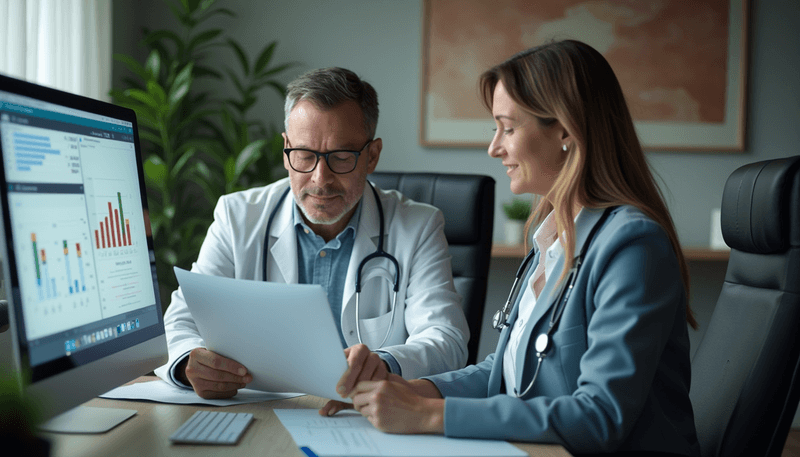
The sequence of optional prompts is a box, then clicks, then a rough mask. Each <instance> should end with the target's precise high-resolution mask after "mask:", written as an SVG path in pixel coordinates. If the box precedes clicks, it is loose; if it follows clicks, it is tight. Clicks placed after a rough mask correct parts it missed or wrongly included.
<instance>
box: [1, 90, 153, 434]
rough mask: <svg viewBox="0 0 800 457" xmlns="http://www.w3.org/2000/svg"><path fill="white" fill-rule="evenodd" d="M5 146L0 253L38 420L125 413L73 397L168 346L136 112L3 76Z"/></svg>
mask: <svg viewBox="0 0 800 457" xmlns="http://www.w3.org/2000/svg"><path fill="white" fill-rule="evenodd" d="M0 154H1V155H2V161H0V180H2V182H0V204H1V205H2V221H3V223H2V225H0V231H2V239H3V241H1V242H0V245H2V248H0V249H1V250H0V254H1V255H2V259H3V261H2V263H3V275H4V278H5V286H6V295H7V299H8V301H9V310H10V313H9V314H10V321H11V331H12V334H11V340H12V347H13V349H14V352H15V359H16V364H17V368H18V372H19V373H20V378H21V382H22V389H23V391H24V394H25V395H26V396H28V397H31V398H32V399H34V400H35V401H36V402H37V403H38V405H39V413H40V418H41V419H50V418H53V417H54V416H57V415H59V414H61V413H63V412H67V413H66V414H64V415H61V416H59V417H56V418H55V420H54V421H50V422H48V423H47V424H45V425H46V426H45V427H44V428H45V429H48V430H62V428H61V427H62V426H64V425H66V426H67V430H65V431H73V432H92V431H101V430H103V429H107V428H108V427H109V426H110V425H114V422H113V421H112V423H111V424H109V425H101V424H102V423H107V422H106V421H107V420H108V417H105V416H108V415H111V416H114V417H116V418H118V419H115V420H117V421H121V420H124V419H123V417H124V416H125V414H123V415H120V414H119V411H113V410H111V409H108V411H104V410H106V408H93V409H92V410H91V411H89V410H86V409H79V408H74V407H75V406H76V405H80V404H81V403H83V402H85V401H87V400H89V399H91V398H92V397H95V396H97V395H100V394H103V393H105V392H107V391H108V390H110V389H112V388H114V387H117V386H119V385H121V384H123V383H125V382H128V381H130V380H132V379H134V378H136V377H137V376H141V375H143V374H146V373H147V372H149V371H151V370H152V369H154V368H155V367H157V366H159V365H161V364H163V363H165V361H166V354H167V346H166V339H165V336H164V322H163V316H162V311H161V302H160V299H159V293H158V282H157V280H156V267H155V255H154V250H153V240H152V237H151V235H150V225H149V220H148V217H147V197H146V193H145V186H144V175H143V170H142V157H141V149H140V147H139V136H138V131H137V124H136V116H135V114H134V112H133V111H132V110H129V109H126V108H122V107H119V106H115V105H112V104H110V103H104V102H100V101H97V100H92V99H89V98H85V97H80V96H77V95H73V94H68V93H65V92H61V91H57V90H54V89H49V88H45V87H42V86H38V85H35V84H31V83H27V82H24V81H20V80H17V79H13V78H9V77H5V76H2V75H0ZM87 413H88V414H87ZM102 413H108V414H105V415H104V414H102ZM133 413H135V411H133ZM95 426H98V427H100V428H99V429H95V428H93V427H95Z"/></svg>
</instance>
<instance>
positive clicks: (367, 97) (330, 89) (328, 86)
mask: <svg viewBox="0 0 800 457" xmlns="http://www.w3.org/2000/svg"><path fill="white" fill-rule="evenodd" d="M303 100H308V101H310V102H311V103H313V104H314V105H315V106H316V107H317V108H319V109H322V110H327V109H331V108H334V107H335V106H337V105H339V104H340V103H344V102H346V101H354V102H356V103H357V104H358V106H360V107H361V112H362V113H363V115H364V128H365V130H366V132H367V135H368V136H369V138H370V139H371V138H374V137H375V129H376V128H377V126H378V94H377V92H375V88H374V87H372V85H371V84H370V83H368V82H366V81H364V80H362V79H360V78H359V77H358V75H356V74H355V73H353V72H352V71H350V70H347V69H344V68H339V67H330V68H320V69H317V70H311V71H309V72H307V73H305V74H302V75H300V76H298V77H297V79H295V80H294V81H292V82H290V83H289V85H288V86H286V102H285V104H284V114H285V117H284V120H283V125H284V128H285V129H286V130H287V131H288V130H289V114H290V113H291V112H292V109H294V107H295V106H296V105H297V104H298V103H299V102H301V101H303Z"/></svg>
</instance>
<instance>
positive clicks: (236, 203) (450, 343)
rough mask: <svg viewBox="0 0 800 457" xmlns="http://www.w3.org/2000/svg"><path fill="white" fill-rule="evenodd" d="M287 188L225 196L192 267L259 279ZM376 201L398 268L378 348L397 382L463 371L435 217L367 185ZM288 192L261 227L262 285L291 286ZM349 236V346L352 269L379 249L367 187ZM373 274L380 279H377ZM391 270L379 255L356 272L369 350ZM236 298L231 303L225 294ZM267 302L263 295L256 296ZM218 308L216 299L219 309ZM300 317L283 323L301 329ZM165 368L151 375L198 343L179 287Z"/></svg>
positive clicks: (345, 314)
mask: <svg viewBox="0 0 800 457" xmlns="http://www.w3.org/2000/svg"><path fill="white" fill-rule="evenodd" d="M288 186H289V179H288V178H285V179H282V180H280V181H278V182H276V183H274V184H271V185H269V186H265V187H259V188H253V189H249V190H246V191H242V192H236V193H233V194H230V195H225V196H223V197H222V198H220V200H219V202H218V203H217V206H216V208H215V210H214V222H213V223H212V224H211V226H210V227H209V230H208V235H207V236H206V239H205V241H204V242H203V246H202V247H201V249H200V254H199V256H198V258H197V262H195V263H194V264H193V265H192V271H194V272H198V273H202V274H207V275H217V276H225V277H231V278H239V279H252V280H263V270H262V262H263V255H264V233H265V230H266V226H267V222H268V220H269V217H270V214H271V213H272V210H273V209H274V208H275V205H276V204H277V202H278V200H279V199H280V196H281V195H282V194H283V192H284V190H285V189H286V188H287V187H288ZM376 190H377V191H378V195H379V196H380V199H381V203H382V205H383V211H384V218H385V231H386V237H385V238H384V247H383V248H384V250H385V251H386V252H388V253H390V254H392V255H393V256H394V257H395V258H397V261H398V263H399V265H400V288H399V290H398V294H397V306H398V309H397V312H396V314H395V317H394V322H393V323H392V331H391V334H390V335H389V339H388V340H387V341H386V343H385V344H384V345H383V347H381V348H380V349H381V350H382V351H385V352H388V353H390V354H391V355H392V356H394V358H395V359H396V360H397V362H398V364H399V365H400V368H401V370H402V375H403V377H404V378H406V379H413V378H418V377H420V376H425V375H432V374H436V373H442V372H446V371H451V370H455V369H458V368H462V367H463V366H464V365H465V364H466V360H467V340H468V339H469V328H468V327H467V322H466V319H465V317H464V312H463V310H462V308H461V306H460V305H459V304H460V301H461V298H460V296H459V295H458V294H457V293H456V291H455V287H454V285H453V275H452V268H451V264H450V255H449V253H448V249H447V240H446V239H445V236H444V231H443V228H444V218H443V216H442V213H441V211H439V210H438V209H436V208H435V207H433V206H430V205H426V204H422V203H417V202H414V201H412V200H409V199H407V198H406V197H404V196H403V195H401V194H400V193H398V192H396V191H384V190H380V189H376ZM294 204H295V201H294V197H293V193H292V192H289V194H288V195H287V196H286V199H284V201H283V203H282V204H281V207H280V208H279V209H278V211H277V213H276V215H275V219H274V220H273V222H272V226H271V229H270V242H269V258H268V261H267V275H268V277H269V281H273V282H283V283H297V280H298V272H297V270H298V268H297V239H296V233H295V229H294V226H293V225H292V212H293V205H294ZM361 204H362V205H363V207H362V211H361V217H360V220H359V224H358V229H357V231H356V239H355V243H354V245H353V251H352V254H351V256H350V263H349V266H348V269H347V279H346V281H345V287H344V296H343V300H342V313H341V324H342V333H343V334H344V338H345V341H346V343H347V345H348V346H352V345H354V344H357V343H358V342H359V341H358V336H357V331H356V325H355V307H356V306H355V301H356V300H355V280H356V278H355V276H356V270H357V268H358V264H359V263H360V262H361V261H362V260H363V259H364V258H365V257H366V256H368V255H369V254H372V253H373V252H375V250H376V248H377V246H378V234H379V225H380V224H379V216H378V209H377V204H376V202H375V196H374V194H373V193H372V191H371V190H370V189H369V186H368V185H366V186H365V188H364V193H363V196H362V199H361ZM379 277H385V278H389V281H386V280H376V279H377V278H379ZM393 281H394V267H393V266H391V263H390V262H389V261H388V260H386V259H384V258H377V259H375V260H372V261H370V262H368V263H367V264H366V266H365V267H364V269H363V271H362V274H361V284H362V289H361V299H360V303H359V313H360V317H361V337H362V340H363V342H364V344H366V345H367V346H369V348H370V349H372V350H375V349H378V348H377V347H376V346H377V345H378V344H380V342H381V341H382V340H383V338H384V336H385V335H386V331H387V329H388V325H389V322H390V320H391V312H390V308H391V301H392V296H393V291H392V288H391V287H392V283H393ZM231 299H232V300H233V299H235V297H231ZM264 305H265V306H269V298H268V297H265V298H264ZM224 306H225V304H224V303H220V307H221V308H224ZM302 322H303V320H302V316H298V319H297V321H295V322H287V323H286V325H295V326H297V329H298V331H300V332H302V331H303V328H302V325H303V324H302ZM164 325H165V327H166V333H167V344H168V348H169V362H168V363H167V364H166V365H164V366H162V367H160V368H158V369H156V371H155V373H156V374H157V375H158V376H159V377H161V378H162V379H164V380H165V381H167V382H170V383H173V384H174V383H175V381H174V379H172V376H171V371H172V367H173V366H174V365H175V364H177V363H178V362H179V361H181V360H182V359H183V358H184V357H185V356H186V355H187V354H188V353H189V352H190V351H191V350H192V349H194V348H196V347H203V346H204V342H203V339H202V338H201V337H200V334H199V333H198V330H197V326H196V325H195V323H194V321H193V319H192V316H191V314H190V312H189V309H188V308H187V306H186V302H185V301H184V298H183V293H182V291H181V289H180V288H179V289H178V290H176V291H175V292H173V294H172V302H171V304H170V306H169V308H168V309H167V312H166V314H165V315H164Z"/></svg>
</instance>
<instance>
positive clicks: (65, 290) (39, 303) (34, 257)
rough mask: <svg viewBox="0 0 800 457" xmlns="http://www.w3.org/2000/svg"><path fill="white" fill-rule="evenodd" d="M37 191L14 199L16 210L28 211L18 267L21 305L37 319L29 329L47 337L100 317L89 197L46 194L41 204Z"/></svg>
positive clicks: (19, 241)
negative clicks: (87, 210) (87, 214)
mask: <svg viewBox="0 0 800 457" xmlns="http://www.w3.org/2000/svg"><path fill="white" fill-rule="evenodd" d="M36 197H37V196H36V195H35V194H34V193H19V194H17V195H15V197H14V206H13V208H12V209H13V211H14V212H15V214H18V215H19V214H25V215H26V217H24V218H23V217H19V218H18V219H17V220H24V221H26V222H25V226H24V227H18V230H19V233H27V234H29V235H27V236H26V237H19V238H15V239H14V243H15V246H16V249H15V251H16V252H17V254H16V255H17V263H18V264H19V266H20V268H19V271H20V275H21V277H20V278H19V281H20V283H23V282H24V283H27V284H28V287H22V288H21V293H23V295H24V296H23V297H22V298H23V301H22V303H23V304H24V306H26V308H29V309H30V314H26V315H31V316H37V318H36V319H33V320H32V321H31V323H30V325H29V328H28V329H27V330H28V331H29V332H30V333H31V334H32V335H35V336H45V335H48V334H51V333H55V332H58V331H60V330H63V329H67V328H73V327H75V326H77V325H80V324H82V323H84V322H89V321H92V320H95V319H97V317H98V316H100V315H101V309H100V303H101V302H100V296H99V290H98V286H97V278H96V277H95V274H94V271H95V269H94V262H95V261H94V259H93V257H92V255H91V238H90V232H89V222H88V220H87V218H86V217H85V214H86V212H85V197H84V196H83V195H82V194H80V193H62V194H48V195H47V198H46V199H45V200H44V201H45V203H44V204H42V197H41V194H40V195H39V196H38V200H37V204H35V205H34V204H33V201H34V200H33V199H34V198H36Z"/></svg>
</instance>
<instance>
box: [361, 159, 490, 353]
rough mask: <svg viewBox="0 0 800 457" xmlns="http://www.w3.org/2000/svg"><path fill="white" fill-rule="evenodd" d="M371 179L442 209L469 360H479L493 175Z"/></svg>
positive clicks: (404, 175)
mask: <svg viewBox="0 0 800 457" xmlns="http://www.w3.org/2000/svg"><path fill="white" fill-rule="evenodd" d="M369 180H370V181H372V183H374V184H375V185H376V186H378V187H380V188H382V189H395V190H398V191H400V192H401V193H402V194H403V195H405V196H407V197H408V198H410V199H412V200H415V201H418V202H421V203H428V204H430V205H433V206H435V207H437V208H439V209H440V210H442V213H444V234H445V237H447V243H448V244H449V245H450V255H451V256H452V257H453V261H452V263H453V279H454V282H455V286H456V291H457V292H458V293H459V295H461V297H462V298H463V301H462V304H461V305H462V307H463V308H464V314H465V315H466V317H467V323H468V324H469V332H470V339H469V343H468V344H467V348H468V350H469V357H468V358H467V363H468V364H473V363H475V362H476V361H477V358H478V341H479V340H480V334H481V323H482V322H481V321H482V320H483V308H484V306H485V304H486V284H487V280H488V277H489V259H490V257H491V251H492V227H493V225H494V184H495V182H494V179H492V178H491V177H489V176H481V175H459V174H448V173H400V172H376V173H373V174H371V175H370V176H369Z"/></svg>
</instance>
